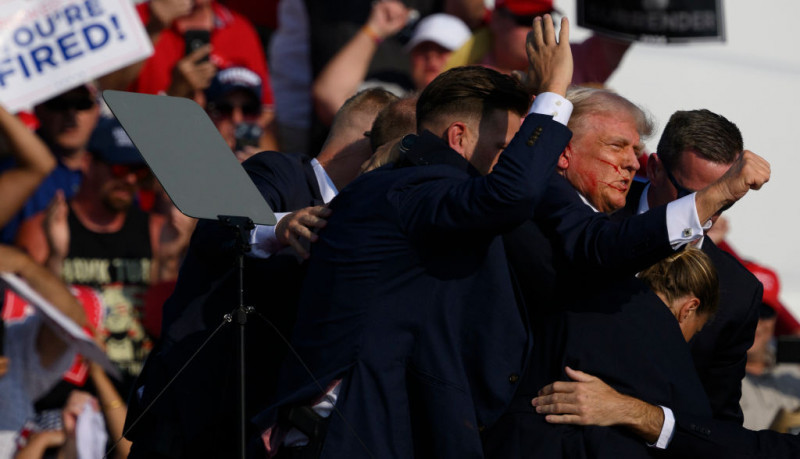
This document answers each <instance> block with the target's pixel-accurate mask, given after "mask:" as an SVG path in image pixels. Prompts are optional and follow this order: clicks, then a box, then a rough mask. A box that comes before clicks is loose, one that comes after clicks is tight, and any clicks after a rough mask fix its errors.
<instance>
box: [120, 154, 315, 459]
mask: <svg viewBox="0 0 800 459" xmlns="http://www.w3.org/2000/svg"><path fill="white" fill-rule="evenodd" d="M309 161H310V159H309V158H306V157H303V156H299V155H290V154H283V153H277V152H263V153H260V154H258V155H255V156H253V157H252V158H250V159H249V160H247V161H246V162H245V163H244V167H245V169H246V170H247V172H248V174H249V175H250V177H251V179H252V180H253V181H254V183H255V184H256V186H257V187H258V189H259V190H260V191H261V193H262V195H263V196H264V199H265V200H266V202H267V203H268V204H269V205H270V207H271V208H272V210H274V211H276V212H285V211H292V210H297V209H301V208H303V207H306V206H310V205H318V204H321V203H322V199H321V197H320V191H319V186H318V185H317V181H316V177H315V175H314V171H313V168H312V167H311V165H310V164H309ZM234 242H235V241H234V238H233V233H232V231H231V229H230V228H227V227H225V226H223V225H222V224H221V223H219V222H217V221H213V220H201V221H200V222H198V224H197V228H196V229H195V232H194V233H193V235H192V240H191V243H190V246H189V250H188V253H187V255H186V259H185V261H184V263H183V265H182V267H181V271H180V274H179V277H178V282H177V285H176V288H175V292H174V293H173V295H172V296H171V297H170V298H169V299H168V300H167V301H166V303H165V304H164V316H163V317H164V318H163V323H162V335H161V336H162V342H161V343H160V344H159V345H158V346H157V347H156V349H154V350H153V352H152V353H151V355H150V357H149V358H148V360H147V362H146V365H145V368H144V370H143V371H142V374H141V376H140V379H139V384H138V385H139V386H140V385H144V388H145V390H144V393H143V394H142V401H141V404H139V403H137V399H136V397H132V398H131V409H130V410H129V417H128V422H132V421H133V419H135V417H136V416H137V415H138V413H139V411H140V409H141V408H142V407H144V406H146V405H147V404H148V403H149V402H150V401H152V400H153V399H154V398H155V397H156V396H157V394H158V393H159V392H160V391H161V390H162V389H163V388H164V387H165V386H166V384H167V382H168V381H169V379H170V378H172V377H173V376H174V375H175V374H177V372H178V370H179V369H180V368H181V366H183V364H184V363H185V362H186V361H188V360H189V359H190V357H191V356H192V354H194V352H195V351H196V350H197V349H198V348H199V347H200V346H201V345H202V343H203V342H204V341H205V340H206V339H208V338H209V336H210V335H211V334H212V331H214V330H215V329H216V328H217V327H218V326H219V325H220V324H221V323H222V322H223V316H224V315H225V314H227V313H229V312H231V311H233V310H234V309H235V308H236V307H237V305H238V301H239V299H238V265H237V257H236V253H237V252H236V250H235V244H234ZM244 275H245V278H244V292H245V304H246V305H252V306H255V307H256V309H257V311H258V312H259V313H260V314H263V315H265V316H266V317H268V318H269V319H270V320H271V321H272V322H273V323H275V324H276V326H277V327H278V329H280V330H281V331H282V332H283V333H284V334H286V335H287V336H288V334H289V332H290V330H291V326H292V324H293V322H294V318H295V313H296V305H297V299H298V297H299V293H300V289H301V285H302V278H303V275H304V265H301V263H300V262H299V260H298V259H297V257H296V256H294V255H293V254H291V253H289V252H288V251H286V252H281V253H278V254H275V255H273V256H272V257H270V258H268V259H256V258H250V257H245V268H244ZM236 328H237V325H236V324H235V323H234V324H230V325H227V326H225V327H223V328H221V329H220V330H219V332H218V333H217V334H216V335H215V336H214V338H213V340H212V341H211V342H209V343H208V345H207V346H206V347H205V348H204V349H203V350H202V351H201V353H199V354H198V356H197V357H196V358H195V360H194V361H193V362H192V364H191V365H190V366H188V367H187V369H186V370H185V371H184V372H183V374H182V375H181V377H180V379H178V380H177V381H176V382H175V383H174V384H173V385H172V386H171V388H170V389H169V390H168V391H167V392H166V393H165V394H164V396H163V397H161V398H160V399H159V400H158V403H156V404H155V405H154V406H153V408H152V410H151V412H150V414H149V415H148V417H146V418H145V419H144V420H143V421H142V422H141V423H140V424H139V425H138V426H137V428H136V429H135V430H134V431H133V432H132V433H131V435H130V438H131V439H132V440H133V441H134V443H135V445H136V446H134V451H136V450H139V451H141V452H142V455H143V456H144V457H146V456H148V455H149V454H148V453H149V452H150V451H159V452H161V453H162V454H166V455H169V456H171V457H226V456H230V455H231V454H235V451H236V443H235V442H236V438H237V436H236V426H237V425H238V421H237V418H236V412H237V411H236V409H237V408H236V407H237V404H238V402H237V400H238V398H237V394H236V390H235V388H236V387H237V377H238V376H237V375H238V367H237V359H236V358H235V356H236V349H237V342H238V341H236V340H237V332H236ZM246 330H247V332H246V336H247V362H248V365H247V373H246V374H247V409H248V417H249V416H252V415H254V414H255V413H258V412H259V411H260V410H261V409H263V408H264V407H265V406H266V401H267V399H268V398H269V397H270V396H272V395H273V394H274V387H275V381H276V379H277V372H278V368H279V367H280V362H281V361H282V360H283V356H284V355H285V354H286V346H285V344H284V343H283V342H282V341H281V340H280V338H278V336H277V335H276V334H275V332H274V331H273V330H272V329H271V328H270V327H269V326H268V325H266V324H265V323H264V321H262V320H260V318H258V317H257V316H255V315H251V316H250V320H248V325H247V328H246ZM139 405H141V406H139Z"/></svg>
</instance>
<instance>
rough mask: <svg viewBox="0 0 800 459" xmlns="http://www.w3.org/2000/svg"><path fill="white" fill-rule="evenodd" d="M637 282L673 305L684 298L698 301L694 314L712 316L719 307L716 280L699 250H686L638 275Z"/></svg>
mask: <svg viewBox="0 0 800 459" xmlns="http://www.w3.org/2000/svg"><path fill="white" fill-rule="evenodd" d="M639 279H640V280H641V281H642V282H644V283H645V284H647V286H648V287H650V288H651V289H652V290H653V291H654V292H656V293H661V294H662V295H664V296H665V297H666V299H667V301H668V302H670V303H671V302H672V301H674V300H675V299H677V298H680V297H682V296H684V295H694V296H695V297H697V299H698V300H700V304H699V305H698V306H697V314H708V315H709V316H712V315H714V313H716V312H717V308H718V305H719V278H718V277H717V269H716V268H715V267H714V264H713V263H712V262H711V259H710V258H709V257H708V255H706V254H705V253H704V252H703V251H702V250H699V249H696V248H694V247H687V248H686V249H684V250H681V251H680V252H676V253H674V254H672V255H670V256H668V257H667V258H664V259H663V260H661V261H659V262H658V263H656V264H654V265H653V266H650V267H649V268H647V269H645V270H643V271H642V272H640V273H639Z"/></svg>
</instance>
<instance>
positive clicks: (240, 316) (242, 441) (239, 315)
mask: <svg viewBox="0 0 800 459" xmlns="http://www.w3.org/2000/svg"><path fill="white" fill-rule="evenodd" d="M236 322H237V323H238V324H239V457H240V458H242V459H244V457H245V451H246V450H245V448H246V438H245V417H246V415H245V407H246V406H247V405H246V400H245V343H244V332H245V326H246V325H247V310H246V309H245V305H244V253H243V252H241V251H240V252H239V309H237V311H236Z"/></svg>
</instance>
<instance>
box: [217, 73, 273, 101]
mask: <svg viewBox="0 0 800 459" xmlns="http://www.w3.org/2000/svg"><path fill="white" fill-rule="evenodd" d="M234 89H244V90H245V91H248V92H250V93H251V94H252V95H253V97H255V99H256V100H257V101H259V102H260V101H261V77H260V76H258V74H257V73H256V72H254V71H252V70H250V69H248V68H245V67H229V68H227V69H225V70H220V71H219V72H217V74H216V75H214V78H213V79H212V80H211V84H210V85H209V86H208V88H207V89H206V90H205V94H206V100H207V101H208V102H216V101H218V100H219V99H221V98H222V97H223V96H225V95H226V94H228V93H229V92H231V91H233V90H234Z"/></svg>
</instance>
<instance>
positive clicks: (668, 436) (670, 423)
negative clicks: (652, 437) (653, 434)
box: [647, 405, 675, 449]
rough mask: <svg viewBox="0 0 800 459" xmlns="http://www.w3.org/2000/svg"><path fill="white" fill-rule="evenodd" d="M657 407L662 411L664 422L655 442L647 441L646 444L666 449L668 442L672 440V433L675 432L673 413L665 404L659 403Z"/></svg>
mask: <svg viewBox="0 0 800 459" xmlns="http://www.w3.org/2000/svg"><path fill="white" fill-rule="evenodd" d="M659 407H660V408H661V410H662V411H663V412H664V424H663V425H662V426H661V435H659V436H658V440H657V441H656V442H655V444H652V443H648V444H647V446H649V447H651V448H658V449H667V446H669V442H670V441H671V440H672V434H674V433H675V415H673V414H672V410H671V409H669V408H667V407H666V406H661V405H659Z"/></svg>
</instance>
